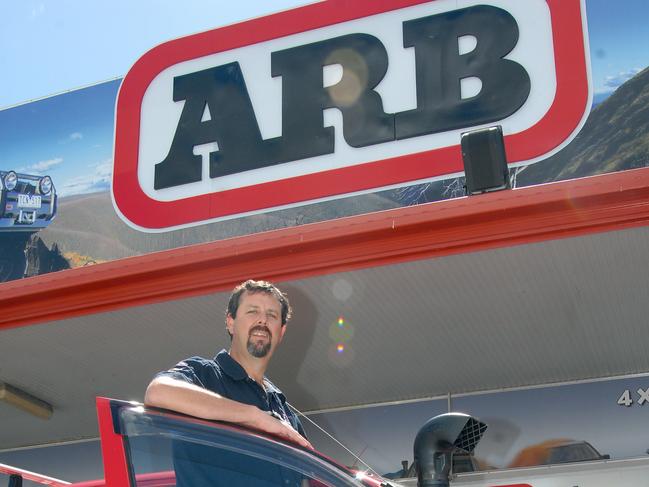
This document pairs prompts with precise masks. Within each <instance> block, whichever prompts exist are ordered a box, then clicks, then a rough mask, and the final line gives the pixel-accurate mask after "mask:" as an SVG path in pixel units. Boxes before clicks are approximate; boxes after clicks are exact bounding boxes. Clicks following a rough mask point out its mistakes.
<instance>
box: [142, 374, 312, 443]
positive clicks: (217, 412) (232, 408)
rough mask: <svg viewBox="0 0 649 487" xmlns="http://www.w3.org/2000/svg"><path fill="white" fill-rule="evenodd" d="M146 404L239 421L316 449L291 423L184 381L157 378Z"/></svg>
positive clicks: (214, 418)
mask: <svg viewBox="0 0 649 487" xmlns="http://www.w3.org/2000/svg"><path fill="white" fill-rule="evenodd" d="M144 403H145V404H146V405H147V406H155V407H159V408H164V409H171V410H173V411H178V412H179V413H184V414H189V415H191V416H196V417H199V418H204V419H211V420H217V421H226V422H228V423H236V424H240V425H241V426H245V427H247V428H253V429H256V430H259V431H264V432H266V433H270V434H272V435H276V436H279V437H282V438H286V439H287V440H290V441H292V442H294V443H297V444H298V445H301V446H303V447H305V448H313V447H312V446H311V443H309V442H308V441H307V440H306V439H305V438H304V437H303V436H302V435H300V434H299V433H298V432H297V431H295V430H294V429H293V427H292V426H291V425H290V424H288V423H286V422H284V421H279V420H278V419H275V418H274V417H272V416H271V415H269V414H267V413H265V412H264V411H262V410H261V409H259V408H257V407H255V406H251V405H249V404H243V403H240V402H237V401H233V400H232V399H228V398H227V397H223V396H220V395H219V394H216V393H215V392H212V391H208V390H207V389H203V388H202V387H199V386H197V385H194V384H190V383H189V382H185V381H183V380H179V379H173V378H171V377H156V378H155V379H153V381H151V383H150V384H149V387H147V389H146V394H145V395H144Z"/></svg>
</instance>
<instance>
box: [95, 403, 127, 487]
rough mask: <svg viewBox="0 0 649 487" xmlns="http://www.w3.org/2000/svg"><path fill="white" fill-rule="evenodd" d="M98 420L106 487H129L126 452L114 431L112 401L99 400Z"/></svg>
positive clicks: (121, 440) (120, 437)
mask: <svg viewBox="0 0 649 487" xmlns="http://www.w3.org/2000/svg"><path fill="white" fill-rule="evenodd" d="M97 420H98V423H99V436H100V437H101V454H102V457H103V459H104V477H105V484H101V485H105V486H106V487H128V486H129V485H131V484H130V480H129V475H128V467H127V464H126V451H125V449H124V441H123V439H122V436H121V435H118V434H116V433H115V430H114V429H113V417H112V414H111V409H110V399H107V398H105V397H98V398H97Z"/></svg>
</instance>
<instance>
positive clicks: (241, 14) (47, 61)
mask: <svg viewBox="0 0 649 487" xmlns="http://www.w3.org/2000/svg"><path fill="white" fill-rule="evenodd" d="M305 3H308V2H304V1H303V0H302V1H301V0H274V1H273V2H265V1H261V0H242V1H240V2H213V1H199V0H191V1H188V2H185V3H183V7H182V8H178V3H177V2H175V1H170V0H157V1H153V0H140V1H138V2H132V4H131V3H127V2H125V1H122V0H119V1H116V2H111V3H110V5H111V6H110V7H108V6H107V5H108V4H106V3H103V2H82V1H77V0H65V1H62V0H59V1H24V2H5V3H4V4H3V6H2V14H3V15H2V16H0V18H2V19H3V22H2V24H1V26H2V28H0V39H1V40H2V46H4V48H3V49H2V50H0V66H1V67H2V68H3V69H2V72H3V90H1V91H0V107H3V106H5V107H7V106H9V105H14V104H18V106H12V107H11V108H9V109H6V110H0V169H14V170H18V171H21V172H27V173H31V174H49V175H51V176H52V177H53V179H54V182H55V185H56V188H57V191H58V193H59V194H60V195H61V196H64V197H65V196H71V195H75V194H84V193H93V192H97V191H106V190H108V189H109V182H110V176H111V171H112V169H111V164H112V146H113V121H114V105H115V99H116V94H117V90H118V89H119V84H120V81H121V78H120V77H121V76H122V75H124V74H125V73H126V72H127V71H128V69H129V68H130V66H131V65H132V64H133V63H134V62H135V61H136V59H137V58H138V57H139V56H141V55H142V54H143V53H144V52H146V51H147V50H148V49H149V48H151V47H153V46H155V45H157V44H159V43H161V42H164V41H165V40H169V39H171V38H174V37H178V36H182V35H186V34H189V33H193V32H198V31H201V30H206V29H209V28H215V27H218V26H221V25H224V24H227V23H232V22H235V21H238V20H243V19H246V18H250V17H254V16H260V15H265V14H267V13H270V12H271V11H277V10H279V9H283V8H290V7H294V6H297V5H301V4H305ZM586 7H587V15H588V27H589V38H590V50H591V58H592V73H593V86H594V92H595V98H594V102H595V103H599V102H601V101H602V100H603V99H604V98H606V96H608V95H610V93H612V92H613V91H614V90H615V88H617V87H618V86H619V85H621V84H622V83H624V82H625V81H627V80H628V79H629V78H631V77H632V76H633V75H634V74H636V73H638V72H639V71H640V70H642V69H643V68H645V67H647V66H648V65H649V47H648V46H649V22H646V19H647V18H649V2H647V1H646V0H623V1H622V2H618V3H612V2H610V1H609V0H587V2H586ZM8 19H11V22H9V21H8ZM115 77H117V78H116V79H114V80H113V81H111V82H106V83H98V82H100V81H102V80H106V79H107V78H115ZM95 83H97V84H95ZM88 84H95V85H94V86H91V87H89V88H86V89H84V90H75V91H71V92H69V93H64V94H62V95H60V96H56V97H47V98H44V99H42V100H39V101H37V102H34V103H28V104H21V102H24V101H26V100H29V99H34V98H38V97H42V96H44V95H48V94H52V93H56V92H61V91H62V90H66V89H71V88H75V87H79V86H82V85H88Z"/></svg>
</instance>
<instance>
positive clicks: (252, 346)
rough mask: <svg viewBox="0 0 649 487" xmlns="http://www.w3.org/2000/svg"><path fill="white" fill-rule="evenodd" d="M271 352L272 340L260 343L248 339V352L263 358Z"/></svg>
mask: <svg viewBox="0 0 649 487" xmlns="http://www.w3.org/2000/svg"><path fill="white" fill-rule="evenodd" d="M268 352H270V342H268V343H264V344H262V343H259V342H253V341H252V340H248V353H249V354H250V355H252V356H253V357H255V358H262V357H265V356H266V355H268Z"/></svg>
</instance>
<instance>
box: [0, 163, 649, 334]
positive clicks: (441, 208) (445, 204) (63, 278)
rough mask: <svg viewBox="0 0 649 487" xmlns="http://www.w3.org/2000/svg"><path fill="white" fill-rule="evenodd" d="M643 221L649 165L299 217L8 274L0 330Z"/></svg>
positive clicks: (648, 216)
mask: <svg viewBox="0 0 649 487" xmlns="http://www.w3.org/2000/svg"><path fill="white" fill-rule="evenodd" d="M646 225H649V169H636V170H632V171H625V172H621V173H614V174H606V175H601V176H593V177H589V178H583V179H578V180H572V181H564V182H559V183H552V184H546V185H541V186H533V187H529V188H521V189H516V190H512V191H499V192H496V193H491V194H485V195H481V196H474V197H470V198H459V199H455V200H449V201H442V202H435V203H429V204H425V205H419V206H412V207H407V208H400V209H396V210H390V211H383V212H378V213H372V214H368V215H360V216H355V217H349V218H342V219H339V220H334V221H329V222H324V223H315V224H309V225H302V226H298V227H291V228H286V229H282V230H275V231H271V232H264V233H260V234H256V235H250V236H245V237H237V238H232V239H227V240H222V241H218V242H211V243H205V244H200V245H195V246H190V247H183V248H177V249H173V250H169V251H164V252H157V253H152V254H148V255H144V256H140V257H132V258H127V259H120V260H116V261H112V262H107V263H104V264H99V265H95V266H90V267H83V268H77V269H71V270H66V271H61V272H57V273H52V274H47V275H44V276H39V277H35V278H28V279H22V280H19V281H12V282H8V283H4V284H2V285H1V287H2V292H1V293H0V309H2V310H3V312H2V313H1V314H0V329H2V328H10V327H16V326H23V325H27V324H32V323H39V322H44V321H53V320H60V319H65V318H71V317H75V316H81V315H86V314H91V313H98V312H104V311H110V310H116V309H121V308H126V307H130V306H136V305H142V304H148V303H154V302H160V301H167V300H172V299H181V298H186V297H190V296H197V295H204V294H208V293H212V292H217V291H227V290H230V289H232V288H233V287H234V286H235V285H236V284H238V283H239V282H241V281H242V280H245V279H248V278H251V277H254V278H266V279H270V280H273V281H277V282H281V281H287V280H292V279H300V278H305V277H311V276H317V275H324V274H331V273H335V272H343V271H350V270H353V269H360V268H366V267H373V266H379V265H386V264H395V263H398V262H406V261H412V260H417V259H429V258H434V257H440V256H445V255H450V254H459V253H466V252H475V251H478V250H486V249H493V248H498V247H508V246H513V245H519V244H526V243H531V242H539V241H544V240H551V239H559V238H565V237H573V236H578V235H588V234H591V233H597V232H605V231H611V230H620V229H625V228H631V227H638V226H646Z"/></svg>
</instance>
